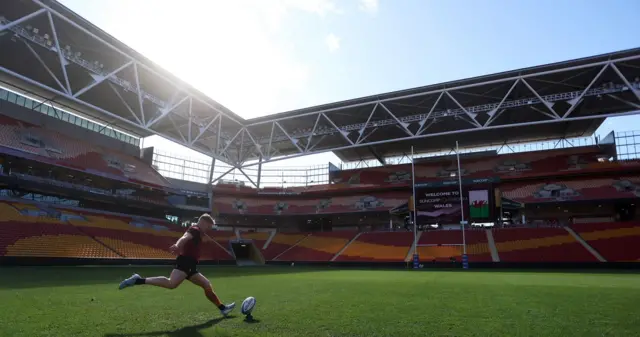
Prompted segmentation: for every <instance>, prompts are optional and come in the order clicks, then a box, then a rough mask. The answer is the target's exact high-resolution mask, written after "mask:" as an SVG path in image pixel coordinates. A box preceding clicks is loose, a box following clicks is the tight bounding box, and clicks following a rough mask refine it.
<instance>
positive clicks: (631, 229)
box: [572, 222, 640, 262]
mask: <svg viewBox="0 0 640 337" xmlns="http://www.w3.org/2000/svg"><path fill="white" fill-rule="evenodd" d="M572 228H573V229H574V230H575V231H576V232H577V233H578V234H579V235H580V237H582V239H584V240H585V241H586V242H587V243H588V244H589V245H590V246H591V247H593V248H594V249H595V250H596V251H598V252H599V253H600V254H601V255H602V257H604V258H605V259H606V260H607V261H609V262H640V249H638V248H637V247H640V224H638V223H637V222H627V223H587V224H576V225H573V226H572Z"/></svg>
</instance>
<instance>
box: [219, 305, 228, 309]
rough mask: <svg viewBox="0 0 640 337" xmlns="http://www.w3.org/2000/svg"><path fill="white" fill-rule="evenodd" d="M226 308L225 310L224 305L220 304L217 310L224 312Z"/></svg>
mask: <svg viewBox="0 0 640 337" xmlns="http://www.w3.org/2000/svg"><path fill="white" fill-rule="evenodd" d="M226 308H227V306H226V305H224V304H220V305H219V306H218V309H220V310H224V309H226Z"/></svg>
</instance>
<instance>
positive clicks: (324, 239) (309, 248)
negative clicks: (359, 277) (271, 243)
mask: <svg viewBox="0 0 640 337" xmlns="http://www.w3.org/2000/svg"><path fill="white" fill-rule="evenodd" d="M357 234H358V233H357V232H355V231H337V232H326V233H323V232H318V233H309V235H307V236H306V237H305V238H304V239H302V241H300V242H298V244H297V245H295V246H293V247H291V248H289V249H288V250H286V251H285V252H284V253H282V254H281V255H279V256H278V257H277V260H280V261H314V262H315V261H324V262H327V261H331V260H332V259H333V258H334V256H336V254H338V253H339V252H340V251H341V250H342V249H343V248H345V247H346V246H347V244H348V243H349V242H350V241H351V240H352V239H353V238H355V236H356V235H357Z"/></svg>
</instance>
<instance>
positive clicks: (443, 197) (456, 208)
mask: <svg viewBox="0 0 640 337" xmlns="http://www.w3.org/2000/svg"><path fill="white" fill-rule="evenodd" d="M463 199H466V198H464V197H463ZM463 205H464V203H463ZM460 212H461V208H460V191H458V190H455V189H436V190H434V189H426V190H425V189H422V188H421V189H417V188H416V213H417V218H418V219H417V220H418V224H434V223H443V222H444V223H459V222H460Z"/></svg>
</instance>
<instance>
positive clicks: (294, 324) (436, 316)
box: [0, 267, 640, 337]
mask: <svg viewBox="0 0 640 337" xmlns="http://www.w3.org/2000/svg"><path fill="white" fill-rule="evenodd" d="M134 271H135V272H138V273H140V274H141V275H142V276H143V277H144V276H155V275H165V274H167V273H168V272H169V271H170V267H138V268H136V267H19V268H1V269H0V336H12V337H18V336H29V337H36V336H56V337H65V336H74V337H76V336H104V337H108V336H109V337H120V336H278V337H283V336H304V337H311V336H367V337H371V336H394V337H402V336H554V337H556V336H580V337H585V336H640V274H637V273H631V272H626V273H623V272H622V273H606V272H599V273H588V272H586V273H578V272H565V273H562V272H531V271H528V272H519V271H500V272H497V271H478V270H469V271H428V270H421V271H409V270H391V271H388V270H384V271H383V270H362V269H357V270H356V269H335V268H334V269H330V268H304V267H293V268H292V267H262V268H237V267H203V268H201V271H202V272H203V273H204V274H205V275H206V276H208V277H209V278H210V279H211V281H212V283H213V284H214V288H215V289H216V291H217V292H218V294H219V295H220V296H221V297H222V299H223V300H224V301H235V302H236V303H237V304H238V308H236V311H235V312H234V314H233V315H232V317H230V318H227V319H221V318H220V314H219V312H218V310H216V308H214V307H213V305H211V304H210V303H209V302H208V301H207V299H206V298H205V297H204V295H203V293H202V290H200V288H197V287H196V286H194V285H192V284H190V283H188V282H186V283H184V284H183V285H182V286H181V287H180V288H178V289H176V290H165V289H160V288H154V287H150V286H137V287H132V288H128V289H125V290H122V291H119V290H118V289H117V287H118V283H119V281H120V280H121V279H123V278H125V277H128V276H130V275H131V274H132V272H134ZM247 296H255V297H256V299H257V300H258V305H257V307H256V311H255V315H254V316H255V318H256V320H257V321H256V322H255V323H247V322H245V321H244V320H243V318H244V317H243V316H242V315H241V314H240V312H239V305H240V302H241V301H242V300H243V299H244V298H245V297H247Z"/></svg>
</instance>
